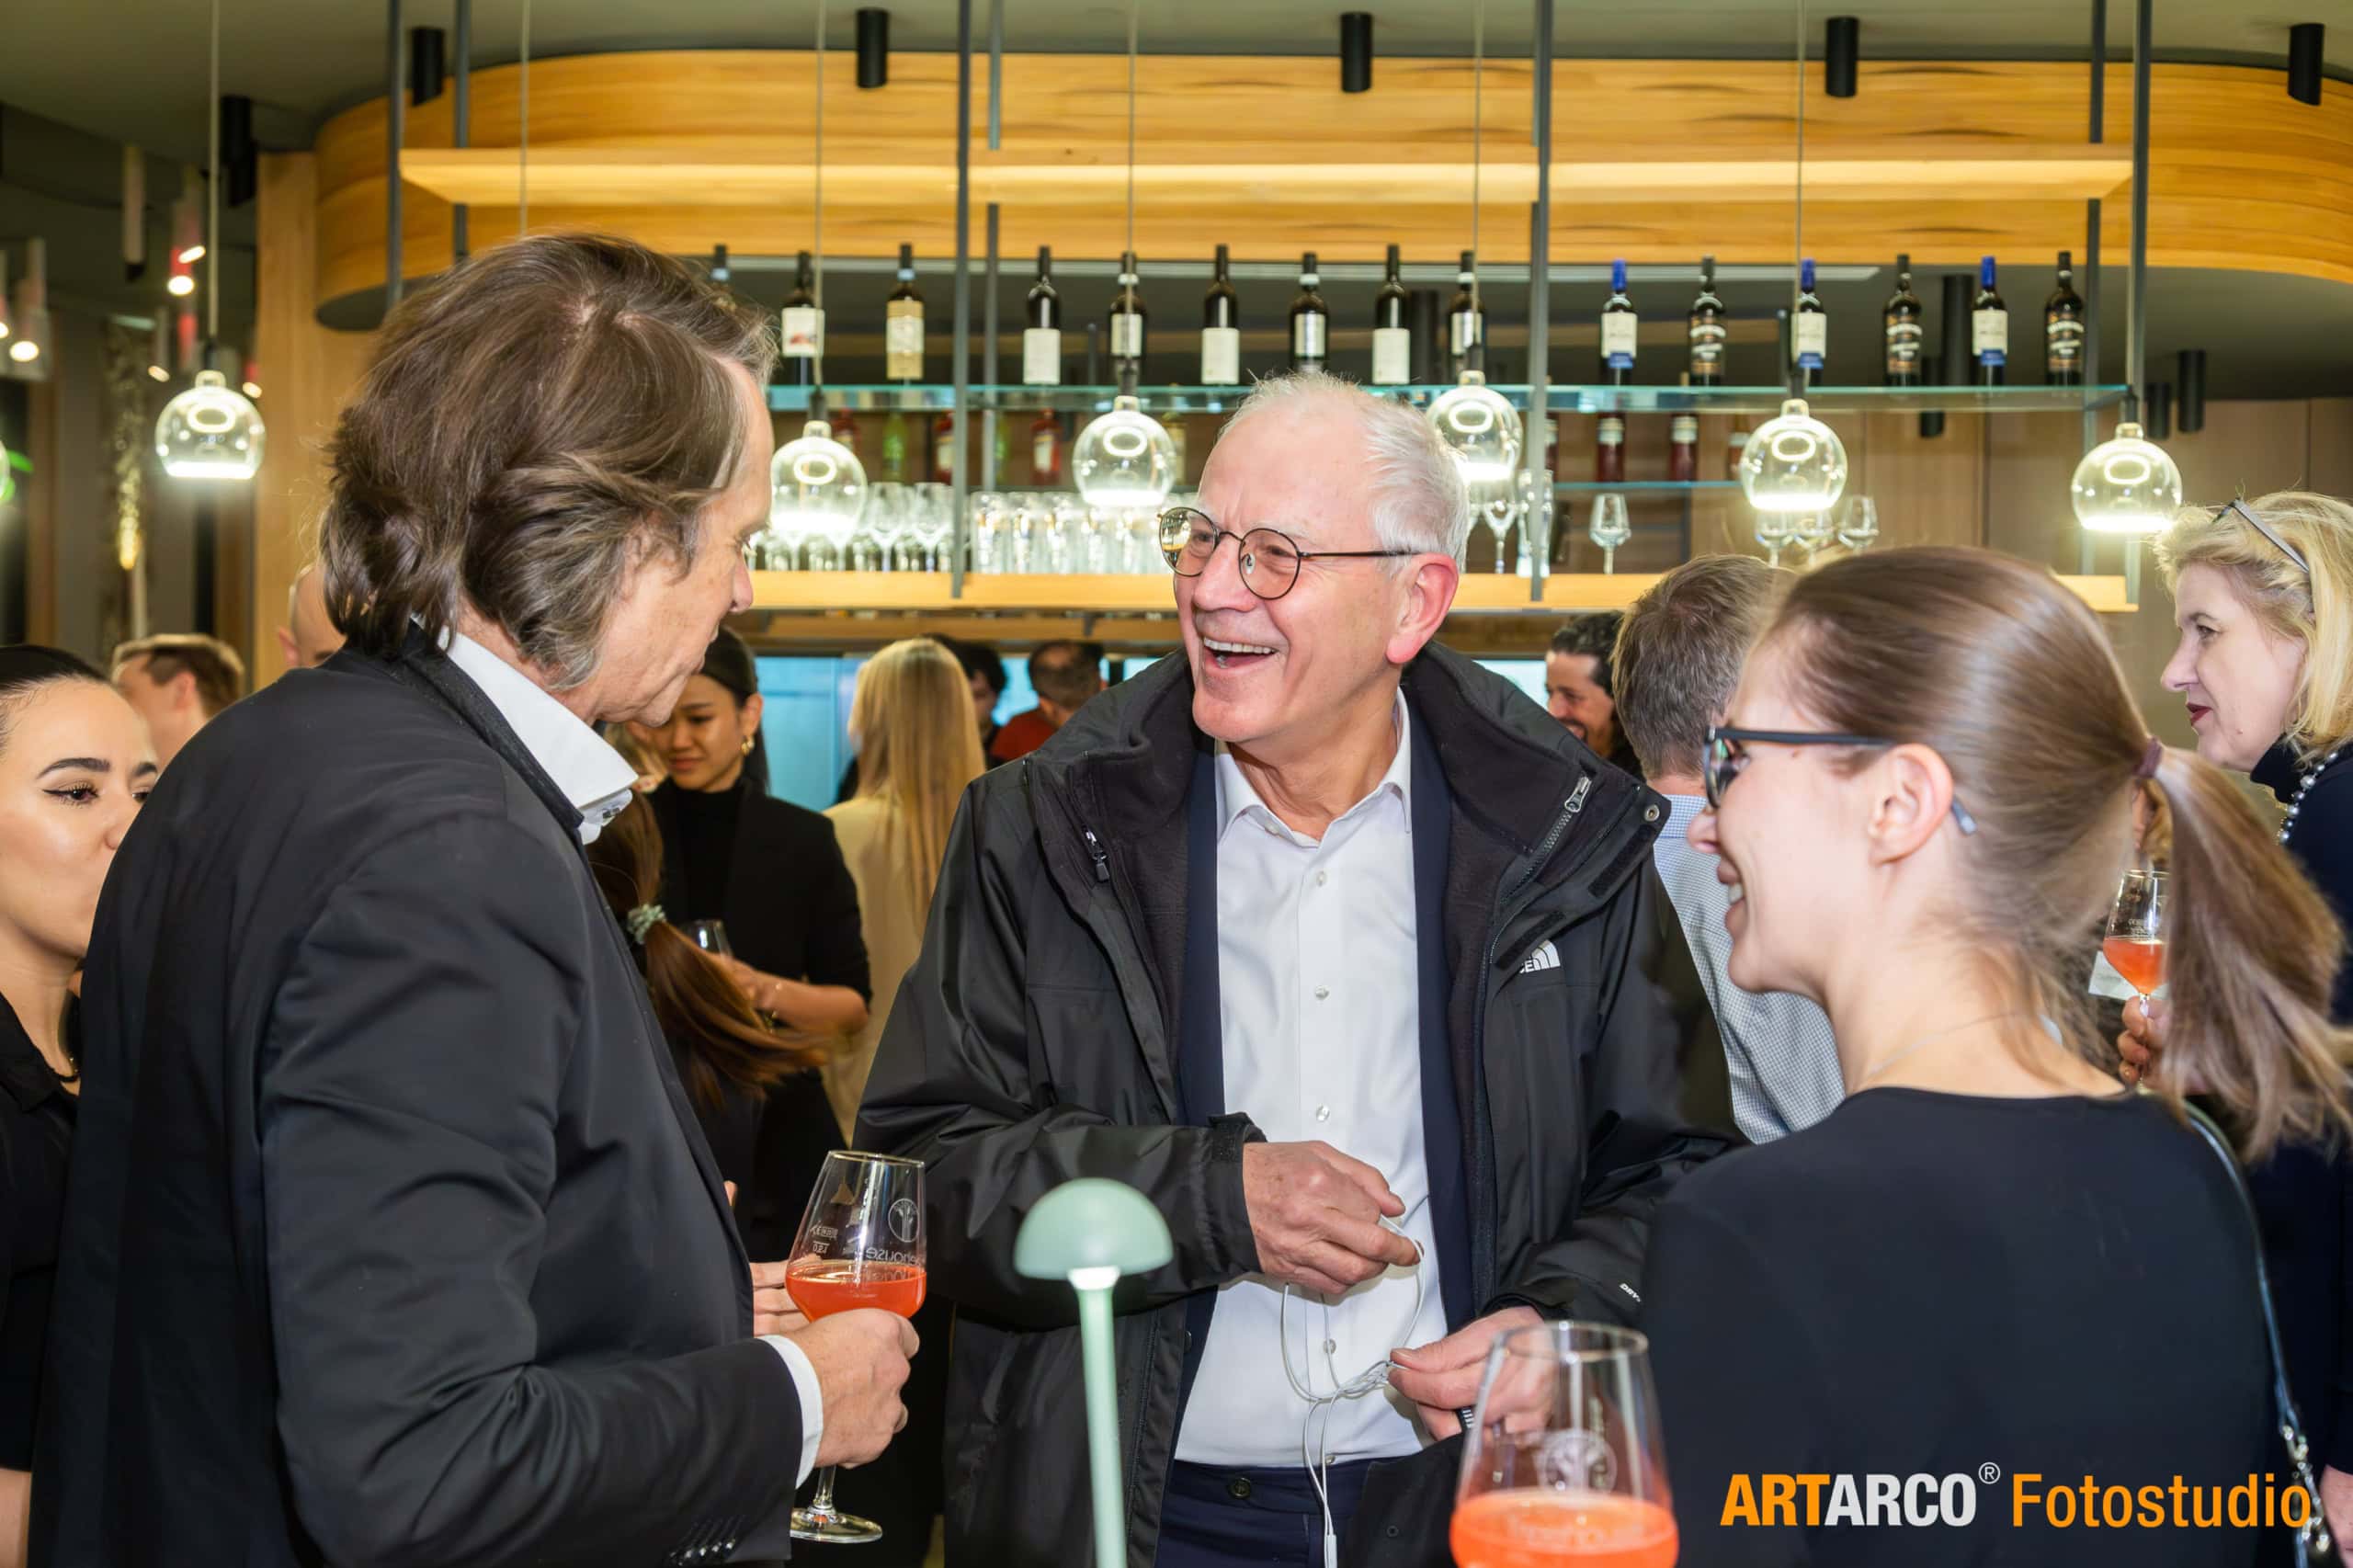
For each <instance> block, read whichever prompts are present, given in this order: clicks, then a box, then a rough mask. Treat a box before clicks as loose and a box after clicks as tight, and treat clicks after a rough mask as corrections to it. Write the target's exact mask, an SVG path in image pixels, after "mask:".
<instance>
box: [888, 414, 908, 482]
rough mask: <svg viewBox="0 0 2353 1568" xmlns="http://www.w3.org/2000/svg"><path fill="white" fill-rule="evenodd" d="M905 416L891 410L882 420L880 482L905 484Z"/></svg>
mask: <svg viewBox="0 0 2353 1568" xmlns="http://www.w3.org/2000/svg"><path fill="white" fill-rule="evenodd" d="M907 434H908V432H907V416H906V415H905V414H904V413H902V412H901V411H900V410H898V409H895V408H894V409H892V411H891V412H890V413H889V414H888V415H884V416H883V419H882V482H883V483H886V484H904V483H906V482H907Z"/></svg>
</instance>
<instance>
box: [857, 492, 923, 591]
mask: <svg viewBox="0 0 2353 1568" xmlns="http://www.w3.org/2000/svg"><path fill="white" fill-rule="evenodd" d="M869 495H870V499H869V500H868V501H867V504H866V537H867V538H869V539H870V540H873V541H874V544H875V547H876V548H877V549H878V550H879V551H881V556H882V562H881V567H882V570H883V571H885V572H888V571H890V570H891V569H892V567H893V566H894V565H895V564H896V561H895V557H896V556H897V554H898V551H899V540H902V539H904V538H905V537H906V535H907V530H908V529H909V528H911V527H912V526H913V525H914V520H915V519H914V518H913V517H912V516H910V514H909V512H908V509H907V502H908V495H907V487H906V486H905V485H904V484H892V483H882V484H878V485H875V486H874V487H873V489H872V490H871V491H870V492H869Z"/></svg>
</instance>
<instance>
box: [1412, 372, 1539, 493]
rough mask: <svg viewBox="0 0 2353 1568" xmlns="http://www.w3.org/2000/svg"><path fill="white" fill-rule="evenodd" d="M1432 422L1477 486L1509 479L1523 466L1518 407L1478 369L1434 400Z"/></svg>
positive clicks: (1464, 475) (1466, 479) (1466, 476)
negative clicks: (1520, 463) (1498, 390)
mask: <svg viewBox="0 0 2353 1568" xmlns="http://www.w3.org/2000/svg"><path fill="white" fill-rule="evenodd" d="M1429 419H1430V426H1431V428H1433V429H1435V430H1436V431H1437V432H1438V439H1439V440H1441V441H1443V442H1445V443H1446V446H1447V449H1448V450H1449V451H1451V452H1452V453H1453V454H1454V460H1455V462H1456V464H1457V465H1458V466H1460V467H1461V470H1462V478H1463V481H1464V483H1468V484H1470V485H1471V486H1472V489H1473V490H1476V489H1478V487H1480V486H1482V485H1495V484H1501V483H1506V482H1508V481H1509V480H1510V478H1511V476H1512V475H1513V474H1514V473H1515V472H1518V469H1519V453H1520V424H1519V411H1518V409H1516V408H1514V407H1512V405H1511V404H1510V403H1508V402H1507V401H1506V399H1505V398H1504V395H1503V394H1502V393H1501V392H1497V391H1495V389H1494V388H1493V387H1491V386H1489V385H1487V378H1486V377H1484V376H1483V375H1481V374H1480V373H1479V372H1478V371H1476V370H1465V371H1463V372H1462V384H1461V385H1460V386H1458V387H1455V388H1453V389H1452V390H1451V391H1449V392H1441V393H1439V394H1438V399H1437V400H1436V401H1435V402H1433V403H1431V404H1430V414H1429Z"/></svg>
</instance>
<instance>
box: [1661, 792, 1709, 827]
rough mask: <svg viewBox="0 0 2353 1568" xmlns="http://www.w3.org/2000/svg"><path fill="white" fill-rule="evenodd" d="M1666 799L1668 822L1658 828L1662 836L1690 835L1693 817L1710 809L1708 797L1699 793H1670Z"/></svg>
mask: <svg viewBox="0 0 2353 1568" xmlns="http://www.w3.org/2000/svg"><path fill="white" fill-rule="evenodd" d="M1665 801H1666V824H1665V826H1663V827H1661V828H1660V829H1659V830H1658V835H1659V836H1660V837H1661V838H1688V837H1690V836H1691V819H1692V818H1694V817H1696V816H1698V815H1699V813H1700V812H1704V811H1706V810H1707V809H1708V802H1707V800H1706V798H1705V797H1703V796H1699V795H1668V796H1666V797H1665Z"/></svg>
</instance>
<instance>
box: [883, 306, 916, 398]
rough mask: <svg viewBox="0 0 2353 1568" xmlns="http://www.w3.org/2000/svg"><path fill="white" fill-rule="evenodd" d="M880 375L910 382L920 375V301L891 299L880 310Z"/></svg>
mask: <svg viewBox="0 0 2353 1568" xmlns="http://www.w3.org/2000/svg"><path fill="white" fill-rule="evenodd" d="M882 355H883V358H884V359H885V360H886V361H887V363H886V364H885V366H884V373H885V374H887V375H888V376H889V377H890V378H891V379H892V381H915V380H916V379H918V378H919V377H921V376H922V374H923V301H921V300H892V301H891V302H890V303H889V304H887V305H886V306H884V307H883V321H882Z"/></svg>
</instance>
